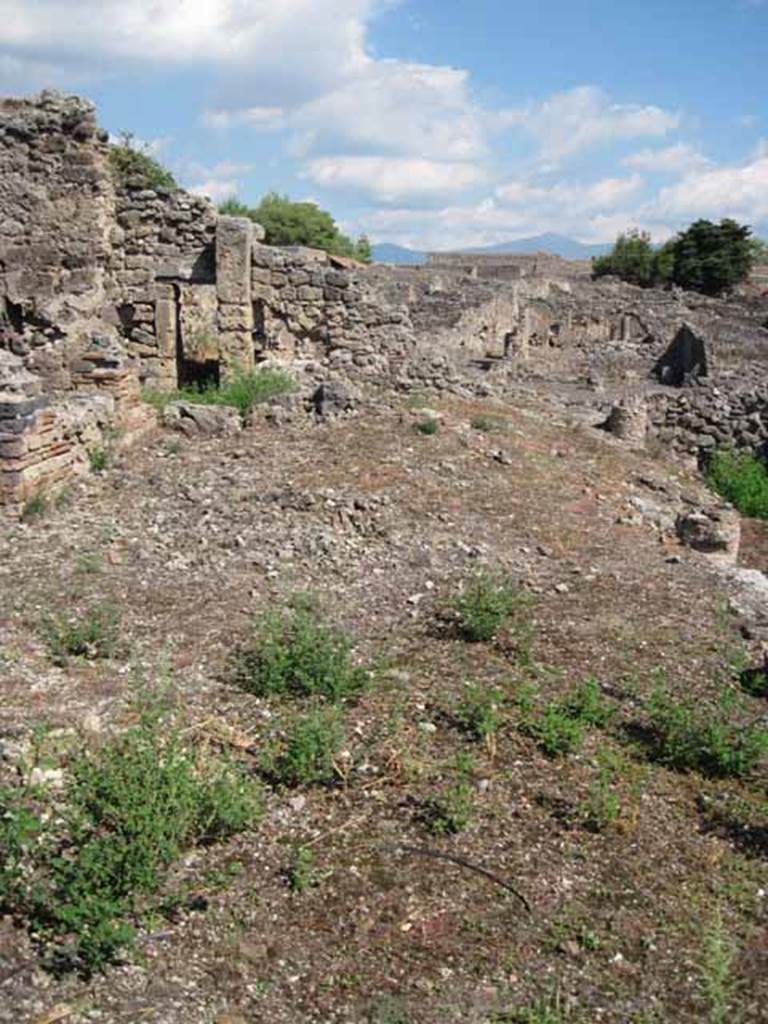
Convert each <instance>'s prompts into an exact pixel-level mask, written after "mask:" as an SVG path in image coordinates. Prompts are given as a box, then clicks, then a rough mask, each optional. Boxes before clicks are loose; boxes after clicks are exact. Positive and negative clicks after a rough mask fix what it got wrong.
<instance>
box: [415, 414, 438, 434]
mask: <svg viewBox="0 0 768 1024" xmlns="http://www.w3.org/2000/svg"><path fill="white" fill-rule="evenodd" d="M415 429H416V432H417V433H419V434H424V435H425V437H432V436H433V435H434V434H436V433H437V432H438V431H439V430H440V421H439V420H437V419H435V417H434V416H429V417H428V418H427V419H425V420H419V422H418V423H417V424H416V425H415Z"/></svg>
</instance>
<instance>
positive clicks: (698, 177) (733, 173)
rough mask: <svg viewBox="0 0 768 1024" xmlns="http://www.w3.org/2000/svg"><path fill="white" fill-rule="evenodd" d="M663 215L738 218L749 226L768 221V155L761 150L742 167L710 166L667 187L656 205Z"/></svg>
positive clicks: (660, 194) (662, 191)
mask: <svg viewBox="0 0 768 1024" xmlns="http://www.w3.org/2000/svg"><path fill="white" fill-rule="evenodd" d="M655 207H656V209H658V210H659V211H660V212H661V213H662V214H663V215H664V216H668V217H675V218H683V217H690V218H693V217H706V218H720V217H735V218H736V219H738V220H744V221H747V222H749V223H753V224H754V223H760V222H761V221H766V220H768V152H765V151H764V150H760V149H758V152H757V153H756V154H755V156H754V157H753V159H751V160H749V161H748V162H747V163H745V164H742V165H740V166H738V165H737V166H725V167H709V168H704V169H703V170H700V171H694V172H692V173H691V174H687V175H686V176H685V177H684V178H683V179H682V180H681V181H680V182H678V183H677V184H675V185H670V186H668V187H667V188H664V189H662V190H661V192H660V193H659V197H658V200H657V202H656V203H655Z"/></svg>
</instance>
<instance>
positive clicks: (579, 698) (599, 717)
mask: <svg viewBox="0 0 768 1024" xmlns="http://www.w3.org/2000/svg"><path fill="white" fill-rule="evenodd" d="M563 708H564V710H565V711H566V713H567V714H568V715H570V717H571V718H574V719H576V720H578V721H579V722H583V723H584V724H585V725H594V726H597V727H598V728H603V727H605V726H606V725H608V724H609V722H610V721H611V719H612V718H613V716H614V714H615V710H614V708H612V707H611V706H610V705H609V704H608V703H607V701H606V700H605V697H603V694H602V691H601V689H600V683H599V682H598V681H597V679H595V678H594V677H590V678H589V679H587V680H586V682H584V683H582V684H581V686H579V687H578V689H577V690H576V691H575V692H574V693H573V694H572V695H571V696H570V697H567V698H566V700H565V703H564V705H563Z"/></svg>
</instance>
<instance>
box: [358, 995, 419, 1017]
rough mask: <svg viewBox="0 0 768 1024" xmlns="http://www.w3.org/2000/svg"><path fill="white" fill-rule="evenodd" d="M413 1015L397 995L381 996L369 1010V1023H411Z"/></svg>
mask: <svg viewBox="0 0 768 1024" xmlns="http://www.w3.org/2000/svg"><path fill="white" fill-rule="evenodd" d="M411 1020H412V1018H411V1016H410V1014H409V1013H408V1011H407V1010H406V1008H405V1007H404V1006H403V1004H402V1003H401V1002H400V999H399V998H397V997H396V996H392V995H385V996H379V997H377V998H376V999H374V1000H373V1003H372V1004H371V1008H370V1010H369V1011H368V1017H367V1021H368V1024H411Z"/></svg>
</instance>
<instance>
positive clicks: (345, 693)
mask: <svg viewBox="0 0 768 1024" xmlns="http://www.w3.org/2000/svg"><path fill="white" fill-rule="evenodd" d="M351 654H352V644H351V642H350V641H349V640H348V639H347V637H346V636H344V634H343V633H341V632H340V631H339V630H337V629H335V628H333V627H331V626H328V625H326V624H325V623H324V622H323V621H322V620H321V619H320V618H319V615H318V612H317V610H316V609H315V608H314V607H313V606H312V605H311V604H310V603H309V602H308V601H307V600H305V599H298V598H295V599H294V601H293V607H292V608H291V609H290V610H289V611H288V612H268V613H267V614H266V615H264V616H262V618H261V619H260V620H259V622H258V623H257V628H256V637H255V639H254V641H253V642H252V643H251V644H250V645H248V646H245V647H243V648H241V650H240V651H239V652H238V653H237V654H236V656H235V659H234V666H233V668H234V678H235V681H236V682H237V683H238V685H240V686H241V687H242V688H243V689H244V690H247V691H248V692H249V693H254V694H257V695H258V696H260V697H269V696H292V697H325V698H327V699H328V700H331V701H333V702H339V701H345V700H350V699H352V698H353V697H356V696H358V695H359V694H360V692H361V691H362V690H363V689H364V687H365V685H366V683H367V680H368V674H367V672H366V670H365V669H364V668H362V667H361V666H358V665H354V664H353V663H352V658H351Z"/></svg>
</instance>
